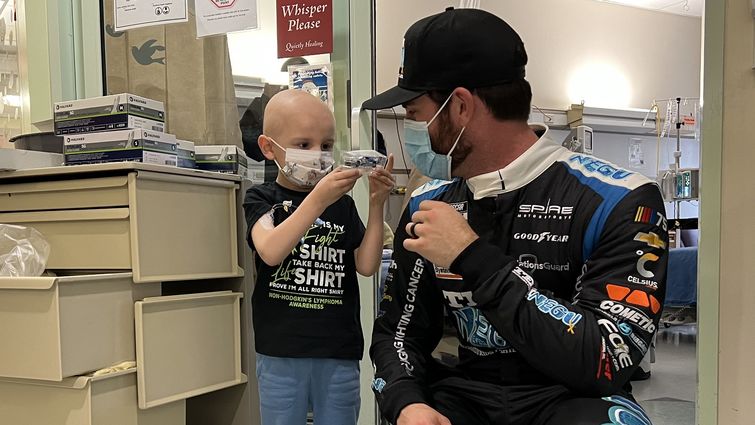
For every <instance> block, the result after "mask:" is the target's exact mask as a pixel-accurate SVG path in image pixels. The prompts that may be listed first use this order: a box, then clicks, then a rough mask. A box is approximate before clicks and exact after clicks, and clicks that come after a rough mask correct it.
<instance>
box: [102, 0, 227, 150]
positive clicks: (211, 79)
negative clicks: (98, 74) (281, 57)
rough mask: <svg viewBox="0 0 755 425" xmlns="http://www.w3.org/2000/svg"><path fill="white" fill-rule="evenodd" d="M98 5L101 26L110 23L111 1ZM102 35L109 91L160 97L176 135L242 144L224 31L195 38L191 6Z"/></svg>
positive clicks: (207, 142)
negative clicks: (185, 12)
mask: <svg viewBox="0 0 755 425" xmlns="http://www.w3.org/2000/svg"><path fill="white" fill-rule="evenodd" d="M163 3H164V2H163ZM218 3H220V2H218ZM226 3H227V2H226ZM102 7H103V16H104V18H103V19H104V21H103V26H104V25H110V26H113V25H114V17H115V2H113V1H105V2H102ZM103 37H104V41H103V43H104V54H105V58H104V60H105V61H106V62H107V70H106V78H107V82H106V83H107V89H108V91H109V93H124V92H126V93H134V94H138V95H142V96H146V97H148V98H150V99H155V100H159V101H162V102H163V103H164V104H165V114H166V118H167V119H166V121H165V132H168V133H171V134H175V135H176V137H177V138H178V139H183V140H194V141H200V140H201V141H202V144H203V145H236V146H239V147H241V146H242V143H241V130H240V129H239V110H238V108H239V105H238V104H237V100H236V90H235V86H234V79H233V75H232V74H233V73H232V71H231V58H230V55H229V53H228V44H227V41H226V36H225V35H217V36H214V37H203V38H197V32H196V22H195V19H194V12H193V8H190V10H189V20H188V22H181V23H172V24H170V25H155V26H149V27H144V28H135V29H131V30H128V31H125V32H105V33H104V35H103Z"/></svg>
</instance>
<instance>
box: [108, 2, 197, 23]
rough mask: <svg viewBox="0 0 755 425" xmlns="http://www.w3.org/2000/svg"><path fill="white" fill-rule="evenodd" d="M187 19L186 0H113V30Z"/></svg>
mask: <svg viewBox="0 0 755 425" xmlns="http://www.w3.org/2000/svg"><path fill="white" fill-rule="evenodd" d="M188 20H189V15H188V0H159V1H158V0H141V1H134V0H115V19H114V21H115V31H126V30H132V29H134V28H141V27H149V26H152V25H164V24H175V23H179V22H187V21H188Z"/></svg>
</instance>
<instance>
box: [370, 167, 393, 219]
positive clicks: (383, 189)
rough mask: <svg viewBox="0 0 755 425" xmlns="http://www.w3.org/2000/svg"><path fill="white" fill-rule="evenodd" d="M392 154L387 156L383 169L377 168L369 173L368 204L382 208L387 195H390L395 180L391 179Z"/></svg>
mask: <svg viewBox="0 0 755 425" xmlns="http://www.w3.org/2000/svg"><path fill="white" fill-rule="evenodd" d="M392 171H393V154H389V155H388V163H387V164H386V165H385V168H382V167H378V168H375V170H374V171H372V172H370V176H369V179H370V204H371V205H378V206H381V207H382V206H383V204H384V203H385V200H386V199H388V195H390V194H391V190H392V189H393V186H394V184H395V183H396V178H395V177H393V175H392V174H391V172H392Z"/></svg>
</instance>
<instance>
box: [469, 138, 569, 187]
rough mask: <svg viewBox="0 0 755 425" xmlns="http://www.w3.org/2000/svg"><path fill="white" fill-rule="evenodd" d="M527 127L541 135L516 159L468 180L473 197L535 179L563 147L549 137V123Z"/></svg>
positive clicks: (520, 185) (524, 183)
mask: <svg viewBox="0 0 755 425" xmlns="http://www.w3.org/2000/svg"><path fill="white" fill-rule="evenodd" d="M530 128H532V130H534V131H535V132H536V133H538V134H542V135H541V136H540V139H538V141H537V142H535V144H534V145H532V146H531V147H530V148H529V149H527V151H526V152H524V153H523V154H522V155H521V156H520V157H519V158H517V159H515V160H514V161H513V162H512V163H511V164H509V165H507V166H506V167H504V168H502V169H500V170H496V171H491V172H489V173H485V174H480V175H479V176H475V177H472V178H469V179H467V186H468V187H469V190H470V191H472V194H474V199H475V200H477V199H482V198H487V197H492V196H497V195H500V194H502V193H506V192H510V191H512V190H517V189H519V188H521V187H522V186H525V185H527V184H529V183H530V182H531V181H533V180H535V178H537V177H538V176H539V175H540V174H542V173H543V172H544V171H545V170H547V169H548V167H550V166H551V165H552V164H553V163H554V162H555V161H556V160H557V158H558V157H559V156H560V154H561V153H562V151H563V149H564V148H563V147H561V145H559V144H556V143H555V142H554V141H553V139H551V137H550V134H549V129H548V126H547V125H545V124H531V125H530Z"/></svg>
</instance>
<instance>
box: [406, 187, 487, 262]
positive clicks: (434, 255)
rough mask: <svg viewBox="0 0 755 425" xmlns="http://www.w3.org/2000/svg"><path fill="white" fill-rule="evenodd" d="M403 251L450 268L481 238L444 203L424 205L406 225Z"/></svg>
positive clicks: (421, 205)
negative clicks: (470, 245) (405, 250)
mask: <svg viewBox="0 0 755 425" xmlns="http://www.w3.org/2000/svg"><path fill="white" fill-rule="evenodd" d="M406 233H407V234H408V235H409V238H407V239H405V240H404V248H406V249H407V250H409V251H412V252H416V253H417V254H419V255H421V256H423V257H425V258H426V259H428V260H430V261H431V262H432V263H433V264H435V265H436V266H439V267H446V268H447V267H450V266H451V263H453V261H454V260H455V259H456V257H458V256H459V254H461V252H462V251H464V249H465V248H466V247H468V246H469V244H471V243H472V242H474V241H475V240H476V239H477V238H479V236H477V234H476V233H475V232H474V231H473V230H472V228H471V227H469V224H467V220H465V219H464V217H463V216H462V215H461V214H460V213H459V212H458V211H456V210H455V209H454V208H453V207H452V206H450V205H448V204H446V203H445V202H438V201H422V203H420V204H419V211H417V212H415V213H414V214H412V221H411V222H410V223H409V224H407V225H406Z"/></svg>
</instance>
